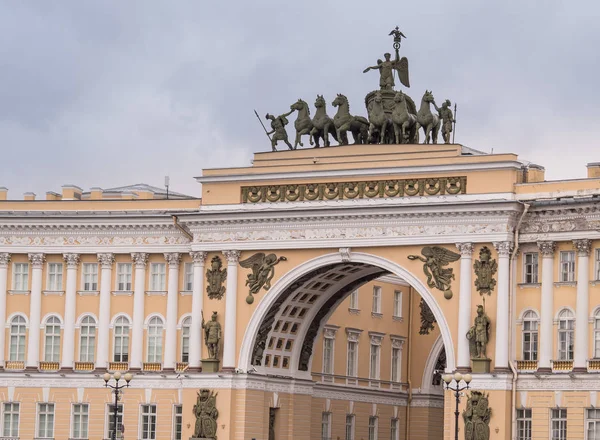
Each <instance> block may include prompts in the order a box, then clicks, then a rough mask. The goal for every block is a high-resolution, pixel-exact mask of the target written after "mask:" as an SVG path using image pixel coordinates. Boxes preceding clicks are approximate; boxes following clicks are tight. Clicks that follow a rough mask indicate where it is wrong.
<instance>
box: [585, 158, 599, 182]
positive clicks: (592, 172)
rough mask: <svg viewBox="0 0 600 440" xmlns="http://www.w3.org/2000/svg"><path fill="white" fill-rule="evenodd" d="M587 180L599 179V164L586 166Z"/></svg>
mask: <svg viewBox="0 0 600 440" xmlns="http://www.w3.org/2000/svg"><path fill="white" fill-rule="evenodd" d="M587 176H588V179H597V178H599V177H600V162H590V163H588V164H587Z"/></svg>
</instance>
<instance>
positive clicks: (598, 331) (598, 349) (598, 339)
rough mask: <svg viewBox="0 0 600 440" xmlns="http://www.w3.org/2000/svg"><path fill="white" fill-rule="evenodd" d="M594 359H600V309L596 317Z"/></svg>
mask: <svg viewBox="0 0 600 440" xmlns="http://www.w3.org/2000/svg"><path fill="white" fill-rule="evenodd" d="M594 359H600V308H599V309H597V310H596V314H595V315H594Z"/></svg>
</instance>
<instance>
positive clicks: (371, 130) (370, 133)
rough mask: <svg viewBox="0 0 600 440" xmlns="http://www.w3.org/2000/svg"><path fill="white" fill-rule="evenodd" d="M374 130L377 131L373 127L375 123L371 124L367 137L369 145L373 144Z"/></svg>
mask: <svg viewBox="0 0 600 440" xmlns="http://www.w3.org/2000/svg"><path fill="white" fill-rule="evenodd" d="M373 130H375V126H374V125H373V123H372V122H371V123H370V124H369V134H368V136H367V143H369V144H370V143H371V142H373Z"/></svg>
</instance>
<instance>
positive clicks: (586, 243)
mask: <svg viewBox="0 0 600 440" xmlns="http://www.w3.org/2000/svg"><path fill="white" fill-rule="evenodd" d="M573 247H574V248H575V250H576V251H577V255H579V256H580V257H587V256H588V255H590V251H591V250H592V240H590V239H589V238H582V239H581V240H573Z"/></svg>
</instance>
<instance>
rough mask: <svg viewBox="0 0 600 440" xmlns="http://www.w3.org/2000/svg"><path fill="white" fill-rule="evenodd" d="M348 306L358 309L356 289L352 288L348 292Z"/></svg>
mask: <svg viewBox="0 0 600 440" xmlns="http://www.w3.org/2000/svg"><path fill="white" fill-rule="evenodd" d="M350 308H351V309H354V310H358V289H356V290H353V291H352V293H351V294H350Z"/></svg>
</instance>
